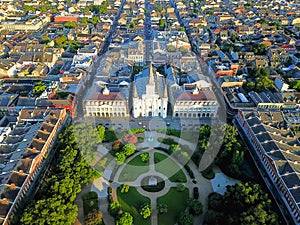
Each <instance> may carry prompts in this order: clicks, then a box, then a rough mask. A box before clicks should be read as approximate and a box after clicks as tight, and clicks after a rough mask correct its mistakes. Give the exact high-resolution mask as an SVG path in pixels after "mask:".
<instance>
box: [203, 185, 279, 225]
mask: <svg viewBox="0 0 300 225" xmlns="http://www.w3.org/2000/svg"><path fill="white" fill-rule="evenodd" d="M271 208H272V207H271V200H270V199H269V197H268V195H267V194H266V193H265V192H264V191H263V190H262V189H261V187H260V186H259V185H258V184H252V183H238V184H235V185H233V186H227V190H226V192H225V194H224V195H223V196H222V195H220V194H217V193H212V194H210V195H209V197H208V209H209V210H208V212H207V214H206V215H205V222H206V223H207V224H208V225H210V224H211V225H219V224H226V225H227V224H230V225H249V224H250V225H254V224H255V225H267V224H268V225H277V224H278V217H277V215H276V214H275V213H274V212H273V211H272V210H271Z"/></svg>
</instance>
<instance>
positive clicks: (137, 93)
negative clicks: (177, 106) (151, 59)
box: [132, 63, 168, 118]
mask: <svg viewBox="0 0 300 225" xmlns="http://www.w3.org/2000/svg"><path fill="white" fill-rule="evenodd" d="M147 78H148V79H147ZM145 81H146V82H147V83H146V82H145ZM145 83H146V85H145ZM132 99H133V106H132V113H133V117H135V118H137V117H147V116H158V117H163V118H165V117H167V107H168V93H167V85H166V84H165V82H164V79H163V77H160V74H159V73H156V76H155V77H154V75H153V68H152V63H150V67H149V68H147V69H145V70H144V71H142V72H141V73H139V74H137V75H136V77H135V83H133V98H132Z"/></svg>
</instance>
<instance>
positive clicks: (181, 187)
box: [176, 184, 185, 192]
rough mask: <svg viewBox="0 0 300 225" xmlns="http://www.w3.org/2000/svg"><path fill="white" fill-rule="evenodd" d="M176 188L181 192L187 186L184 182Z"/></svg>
mask: <svg viewBox="0 0 300 225" xmlns="http://www.w3.org/2000/svg"><path fill="white" fill-rule="evenodd" d="M176 190H177V191H179V192H183V191H184V190H185V186H184V185H183V184H178V185H177V187H176Z"/></svg>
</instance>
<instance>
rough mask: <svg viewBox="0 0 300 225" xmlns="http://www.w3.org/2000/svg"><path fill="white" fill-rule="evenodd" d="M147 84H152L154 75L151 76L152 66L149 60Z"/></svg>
mask: <svg viewBox="0 0 300 225" xmlns="http://www.w3.org/2000/svg"><path fill="white" fill-rule="evenodd" d="M148 84H149V85H154V76H153V68H152V63H151V62H150V66H149V80H148Z"/></svg>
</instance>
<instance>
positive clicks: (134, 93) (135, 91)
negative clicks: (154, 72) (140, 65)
mask: <svg viewBox="0 0 300 225" xmlns="http://www.w3.org/2000/svg"><path fill="white" fill-rule="evenodd" d="M132 84H133V97H134V98H138V97H139V96H138V93H137V90H136V84H135V82H133V83H132Z"/></svg>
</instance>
